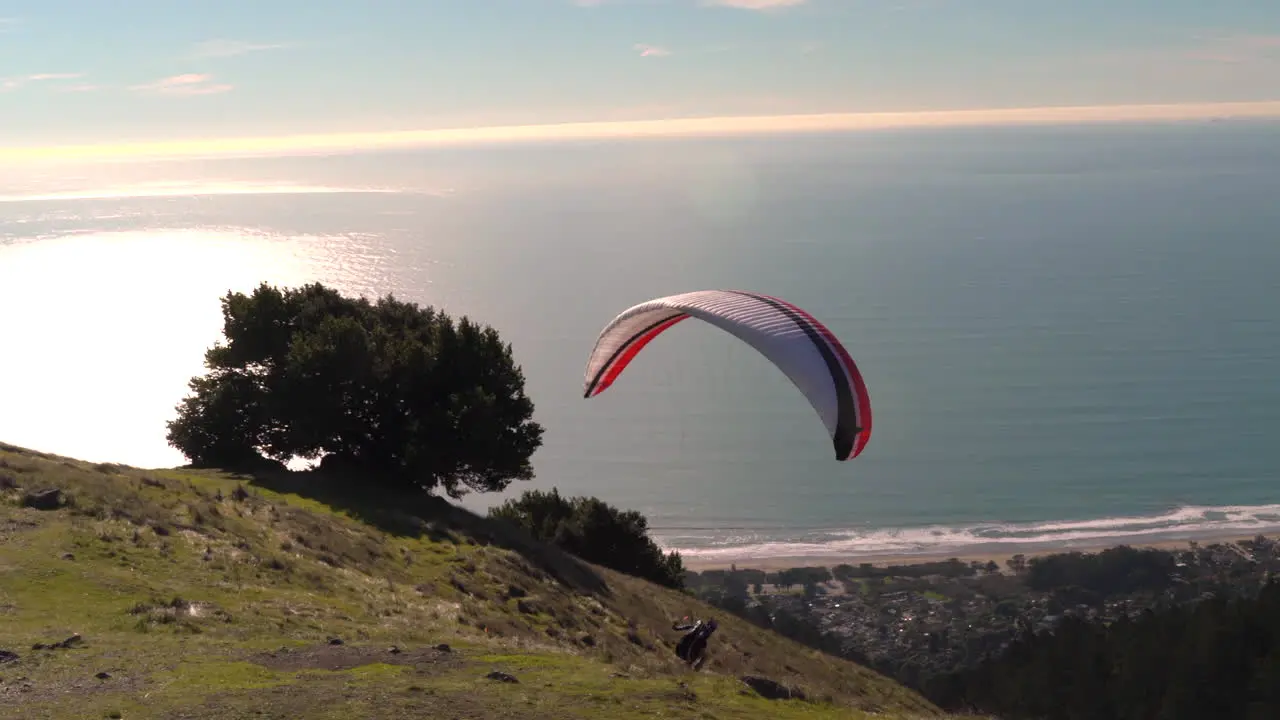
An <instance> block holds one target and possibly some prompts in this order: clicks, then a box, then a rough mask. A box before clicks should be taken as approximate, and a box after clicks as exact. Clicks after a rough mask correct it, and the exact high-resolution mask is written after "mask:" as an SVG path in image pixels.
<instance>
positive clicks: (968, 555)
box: [683, 532, 1268, 572]
mask: <svg viewBox="0 0 1280 720" xmlns="http://www.w3.org/2000/svg"><path fill="white" fill-rule="evenodd" d="M1259 534H1262V535H1268V533H1266V532H1263V533H1256V532H1255V533H1233V534H1229V535H1202V536H1195V537H1185V538H1179V539H1168V540H1151V541H1146V542H1143V541H1135V542H1127V543H1122V542H1099V543H1082V544H1071V545H1067V544H1063V543H1055V544H1037V545H1031V544H1025V545H1005V546H1002V547H990V546H989V547H987V548H982V547H980V546H979V547H974V548H972V549H970V550H966V551H959V552H938V553H912V554H902V553H898V554H879V555H877V554H865V555H801V556H781V555H780V556H772V557H758V558H753V557H729V556H720V557H709V558H703V557H696V556H684V558H683V561H684V566H685V568H686V569H688V570H692V571H694V572H703V571H706V570H727V569H729V567H730V566H731V565H732V566H735V567H737V568H738V569H739V570H764V571H766V572H774V571H778V570H786V569H787V568H795V567H828V568H831V567H835V566H836V565H842V564H848V565H855V566H856V565H860V564H863V563H870V564H872V565H876V566H879V567H884V566H888V565H913V564H918V563H926V562H939V561H943V560H948V559H950V558H956V559H958V560H961V561H963V562H966V563H967V562H972V561H974V560H977V561H980V562H983V563H986V562H988V561H992V560H994V561H995V562H996V564H997V565H999V566H1000V569H1001V570H1007V566H1006V565H1005V563H1006V561H1008V560H1009V558H1011V557H1013V556H1014V555H1019V554H1020V555H1023V556H1024V557H1027V558H1032V557H1038V556H1042V555H1056V554H1059V553H1067V552H1084V553H1096V552H1100V551H1102V550H1106V549H1107V548H1112V547H1118V546H1120V545H1128V546H1130V547H1135V548H1155V549H1160V550H1180V549H1184V548H1186V547H1187V545H1188V543H1190V542H1196V543H1199V544H1200V545H1212V544H1214V543H1232V542H1240V541H1242V540H1252V539H1253V538H1255V537H1257V536H1258V535H1259Z"/></svg>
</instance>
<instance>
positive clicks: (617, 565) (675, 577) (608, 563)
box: [489, 488, 684, 589]
mask: <svg viewBox="0 0 1280 720" xmlns="http://www.w3.org/2000/svg"><path fill="white" fill-rule="evenodd" d="M489 517H492V518H497V519H499V520H503V521H506V522H509V523H512V524H514V525H517V526H519V527H522V528H524V529H525V530H527V531H528V532H529V533H530V534H532V535H533V536H534V537H536V538H538V539H539V540H542V541H544V542H549V543H552V544H555V545H558V546H559V547H560V548H561V549H563V550H565V551H567V552H570V553H573V554H574V555H577V556H578V557H580V558H582V559H583V560H586V561H587V562H593V563H596V564H597V565H603V566H605V567H607V568H612V569H614V570H617V571H618V572H621V573H626V574H627V575H632V576H635V577H640V578H645V579H646V580H650V581H652V582H655V583H658V584H659V585H665V586H667V587H671V588H676V589H683V588H684V562H683V561H682V560H681V558H680V554H679V553H677V552H674V551H673V552H670V553H667V554H666V555H664V554H663V553H662V548H660V547H658V545H657V543H655V542H653V540H652V539H651V538H650V537H649V535H648V527H649V522H648V520H647V519H646V518H645V516H644V515H641V514H640V513H638V512H636V511H634V510H619V509H618V508H615V507H613V506H612V505H609V504H608V503H606V502H605V501H603V500H601V499H599V498H594V497H572V498H566V497H563V496H562V495H560V491H559V490H556V489H555V488H552V490H551V491H550V492H544V491H541V490H528V491H525V493H524V494H522V495H521V496H520V497H519V498H515V499H511V500H507V501H506V502H505V503H503V504H502V505H500V506H498V507H493V508H490V509H489Z"/></svg>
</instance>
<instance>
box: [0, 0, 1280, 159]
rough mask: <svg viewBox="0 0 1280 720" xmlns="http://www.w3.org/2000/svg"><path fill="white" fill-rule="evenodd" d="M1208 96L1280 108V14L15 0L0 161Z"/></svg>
mask: <svg viewBox="0 0 1280 720" xmlns="http://www.w3.org/2000/svg"><path fill="white" fill-rule="evenodd" d="M1212 103H1237V104H1239V103H1248V104H1253V105H1236V106H1234V107H1235V108H1236V109H1237V110H1239V111H1241V112H1246V111H1249V108H1252V112H1254V113H1255V114H1259V113H1260V114H1266V115H1280V1H1277V0H362V1H357V0H350V1H343V2H340V1H338V0H182V1H181V2H179V1H178V0H117V1H116V2H111V3H107V2H102V1H101V0H0V159H3V158H5V157H9V158H10V159H13V158H18V159H21V158H23V157H31V156H33V153H34V155H40V153H44V152H46V151H59V152H70V153H73V154H75V153H81V154H83V153H86V152H89V154H92V153H91V152H90V151H87V150H86V149H85V148H86V146H98V147H99V149H100V150H101V148H104V147H105V148H108V150H107V154H111V153H114V154H117V155H120V154H125V155H127V154H129V153H143V152H150V153H152V154H156V153H158V154H161V155H163V154H165V153H174V154H179V155H181V154H184V153H186V154H193V151H192V148H193V147H194V146H193V145H192V143H197V144H199V147H200V148H201V151H202V152H203V151H208V150H209V149H210V148H213V149H214V151H215V152H220V151H225V152H245V151H246V148H245V147H244V142H245V141H243V138H256V140H254V142H256V143H258V144H257V145H255V146H253V147H254V148H257V149H258V150H261V149H262V147H263V146H264V143H265V145H266V146H270V147H272V148H275V149H276V150H278V151H279V152H282V153H288V152H301V151H303V150H305V149H306V148H307V147H312V146H315V143H317V142H321V141H320V140H315V138H325V140H323V142H321V144H323V143H329V144H330V145H344V144H348V145H349V144H353V143H354V144H361V143H364V144H370V143H372V144H375V145H376V144H377V140H378V138H383V139H386V138H392V139H393V141H394V142H399V143H406V144H410V145H412V144H415V143H418V144H421V143H422V142H424V141H425V140H424V137H425V136H424V135H422V133H423V132H424V131H433V130H439V129H448V130H450V131H451V132H456V131H459V130H461V131H463V132H464V136H465V137H470V138H472V139H475V138H479V139H480V141H489V140H491V139H492V138H493V137H495V136H501V135H503V134H504V133H507V131H506V130H503V131H501V132H497V133H495V132H494V131H493V130H492V128H495V127H496V128H511V127H523V128H527V127H528V126H535V127H544V126H546V125H548V124H560V123H575V125H572V126H569V128H568V129H567V130H564V129H562V130H558V131H556V132H561V133H563V132H567V133H569V134H575V133H583V132H586V133H587V134H591V133H600V132H603V133H604V134H606V135H607V134H608V133H609V132H614V131H617V132H623V133H636V132H638V133H646V132H665V131H666V129H672V131H673V132H674V131H680V130H679V129H680V128H681V127H684V128H685V129H686V130H687V128H688V126H687V125H685V126H681V125H680V124H679V123H678V122H677V123H674V124H673V123H672V121H673V120H674V121H684V120H683V119H687V118H712V119H713V120H710V121H708V120H702V121H700V122H703V123H704V126H702V130H699V132H702V131H707V130H708V127H709V126H706V125H705V124H706V123H708V122H710V123H711V126H714V127H719V126H720V125H717V124H716V123H722V120H723V119H724V118H734V117H741V116H752V117H755V118H761V117H764V118H772V119H773V120H770V121H769V122H763V121H759V120H757V121H754V122H756V125H755V126H752V127H757V128H759V127H766V128H785V127H790V126H792V125H795V123H796V122H800V121H796V120H785V119H786V118H793V117H794V116H796V115H814V114H823V115H825V116H828V120H825V121H813V120H809V121H807V122H810V123H811V124H812V123H814V122H818V124H822V122H827V123H828V124H830V123H832V122H836V123H837V124H838V123H846V124H847V123H848V122H850V121H849V120H848V117H849V115H850V114H862V113H894V115H890V116H883V117H884V118H887V119H884V122H887V123H896V122H899V121H901V120H902V118H904V117H905V116H904V115H902V114H904V113H905V114H910V113H916V112H921V111H926V112H935V113H937V112H939V111H967V112H969V113H974V112H989V111H992V110H1000V109H1009V108H1013V109H1017V111H1018V112H1023V113H1025V112H1026V111H1027V109H1035V108H1044V107H1062V106H1073V107H1074V106H1087V107H1096V106H1116V105H1120V106H1134V105H1152V104H1157V105H1172V106H1176V107H1182V108H1192V109H1194V108H1201V109H1203V108H1205V107H1206V104H1212ZM833 114H836V115H839V116H840V117H842V118H844V119H842V120H838V121H837V120H831V119H830V117H831V116H832V115H833ZM933 117H940V118H943V119H944V120H945V118H954V117H961V118H964V117H971V116H964V115H959V116H957V115H954V114H953V115H942V116H933ZM983 117H985V116H983ZM778 118H783V119H784V120H778ZM944 120H940V121H944ZM636 121H645V122H648V123H658V125H657V126H656V127H655V126H636V125H625V124H623V125H618V124H616V123H634V122H636ZM945 121H946V122H950V120H945ZM686 122H687V121H686ZM724 122H728V124H727V125H724V126H725V127H729V126H732V122H730V121H724ZM738 122H739V124H741V122H742V121H738ZM762 122H763V124H762ZM770 123H772V124H770ZM788 123H790V125H788ZM584 124H585V125H584ZM722 124H723V123H722ZM855 124H856V123H855ZM584 127H585V128H588V129H587V130H583V128H584ZM637 127H638V128H639V129H637ZM477 128H480V129H487V130H482V131H479V134H478V135H477V134H476V133H477V130H476V129H477ZM602 128H603V129H602ZM538 132H542V131H538ZM388 133H399V134H398V135H395V134H388ZM414 133H417V135H415V134H414ZM466 133H472V134H471V135H466ZM526 133H527V131H526ZM507 134H509V133H507ZM537 134H538V133H534V135H537ZM552 134H553V135H554V133H552ZM300 137H301V138H306V137H310V138H312V140H310V141H298V138H300ZM432 137H435V138H436V139H439V137H438V136H432ZM450 137H456V136H450ZM227 138H232V139H241V140H237V142H239V143H240V145H239V146H237V145H236V144H235V143H230V144H228V143H227V142H226V139H227ZM291 139H292V140H291ZM218 142H222V143H223V144H222V145H221V146H219V145H217V143H218ZM291 142H292V143H293V144H292V145H291V144H290V143H291ZM210 143H213V144H210ZM308 143H311V144H310V145H308ZM237 147H239V150H236V148H237ZM140 148H141V149H140ZM218 148H221V150H218ZM59 149H61V150H59ZM250 149H252V148H250ZM54 154H55V155H56V154H57V153H56V152H54ZM197 154H198V153H197Z"/></svg>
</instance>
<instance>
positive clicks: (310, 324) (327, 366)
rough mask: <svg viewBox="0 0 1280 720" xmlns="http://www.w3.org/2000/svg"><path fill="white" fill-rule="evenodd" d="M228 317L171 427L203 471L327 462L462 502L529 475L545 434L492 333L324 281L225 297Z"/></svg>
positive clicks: (172, 436) (175, 442)
mask: <svg viewBox="0 0 1280 720" xmlns="http://www.w3.org/2000/svg"><path fill="white" fill-rule="evenodd" d="M222 315H223V335H224V336H225V342H218V343H216V344H215V345H214V346H213V347H211V348H210V349H209V350H208V351H207V352H206V354H205V365H206V367H207V368H208V373H206V374H205V375H203V376H200V377H195V378H192V379H191V382H190V387H191V390H192V393H191V394H190V395H189V396H188V397H187V398H185V399H183V400H182V402H181V403H179V404H178V406H177V411H178V417H177V419H175V420H173V421H171V422H169V424H168V428H169V433H168V440H169V444H170V445H172V446H174V447H176V448H177V449H179V450H180V451H182V453H183V454H184V455H186V456H187V458H188V459H189V460H190V461H191V462H192V463H193V464H195V465H201V466H221V467H244V466H246V465H252V464H254V463H261V462H264V458H270V459H272V460H276V461H279V462H288V461H289V460H290V459H292V458H294V457H301V458H306V459H315V458H317V457H322V456H323V458H324V459H323V461H322V464H321V467H322V468H324V469H329V468H343V469H348V470H352V471H360V472H363V473H365V474H367V476H368V479H369V480H371V481H378V480H385V481H387V482H390V483H396V484H400V485H409V486H415V487H420V488H423V489H425V490H428V491H431V490H434V489H435V488H437V487H443V488H444V490H445V491H446V492H447V493H448V494H449V495H450V496H452V497H455V498H456V497H460V496H461V495H462V494H464V493H465V492H467V489H468V488H469V489H471V490H476V491H480V492H491V491H499V490H502V489H504V488H506V487H507V485H508V484H510V482H511V481H512V480H516V479H519V480H528V479H531V478H532V477H533V469H532V465H531V463H530V458H531V456H532V455H533V453H534V451H536V450H537V449H538V447H540V446H541V444H542V432H543V430H542V427H541V426H540V425H538V424H537V423H536V422H534V421H533V419H532V418H533V402H532V401H531V400H530V399H529V398H528V397H527V396H526V395H525V392H524V375H523V373H522V372H521V369H520V367H519V366H518V365H516V364H515V362H514V360H513V358H512V351H511V346H510V345H509V344H506V343H504V342H503V341H502V340H501V338H500V337H499V335H498V332H497V331H496V330H494V329H493V328H491V327H488V326H481V325H479V324H477V323H475V322H473V321H472V320H470V319H468V318H466V317H462V318H461V319H459V320H457V321H454V319H453V318H451V317H450V316H449V315H447V314H445V313H444V312H440V311H437V310H436V309H434V308H431V307H419V306H418V305H416V304H413V303H406V302H401V301H399V300H396V299H395V298H394V297H392V296H391V295H387V296H385V297H382V298H379V299H378V300H377V301H376V302H371V301H369V300H368V299H366V298H363V297H362V298H359V299H353V298H348V297H343V296H342V295H340V294H339V293H338V292H337V291H336V290H333V289H331V288H328V287H325V286H324V285H321V284H319V283H313V284H309V285H305V286H302V287H300V288H290V289H284V290H281V289H279V288H276V287H273V286H270V285H267V284H265V283H264V284H262V285H260V286H259V287H258V288H257V289H256V290H255V291H254V292H253V293H252V294H251V295H245V294H243V293H228V294H227V295H226V296H225V297H224V298H223V299H222Z"/></svg>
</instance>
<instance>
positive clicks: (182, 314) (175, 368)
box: [0, 230, 344, 467]
mask: <svg viewBox="0 0 1280 720" xmlns="http://www.w3.org/2000/svg"><path fill="white" fill-rule="evenodd" d="M306 241H307V239H305V238H284V237H275V236H267V235H262V234H254V233H251V232H248V231H225V230H176V231H150V232H122V233H95V234H81V235H72V236H67V237H61V238H55V239H47V240H46V239H41V240H32V241H27V242H20V243H16V244H12V245H0V318H2V320H0V404H2V405H3V411H2V412H0V439H3V440H4V441H5V442H9V443H14V444H18V445H22V446H26V447H31V448H35V449H45V448H48V449H50V451H55V452H57V453H59V454H63V455H70V456H74V457H79V458H83V459H86V460H95V461H112V462H125V463H129V464H132V465H139V466H143V467H160V466H172V465H179V464H182V463H184V462H185V459H184V458H183V457H182V455H181V454H180V453H178V452H177V451H176V450H173V449H172V448H168V447H167V446H166V445H165V443H164V440H163V438H164V435H165V432H166V428H165V425H164V421H165V420H167V419H170V418H172V417H174V410H173V408H174V406H175V405H176V404H177V403H178V402H179V401H180V400H181V398H182V397H184V396H185V395H186V393H187V385H186V383H187V380H188V379H189V378H190V377H191V376H193V375H198V374H201V373H202V372H203V370H204V368H203V360H204V351H205V349H206V348H208V347H209V346H210V345H212V344H213V343H214V342H215V341H216V340H218V339H220V338H221V330H222V316H221V305H220V302H219V299H220V298H221V297H222V296H223V295H225V294H226V292H227V291H229V290H241V291H250V290H252V289H253V288H254V287H256V286H257V285H258V283H260V282H263V281H266V282H270V283H274V284H280V285H296V284H300V283H304V282H310V281H314V280H319V281H322V282H333V279H332V278H331V277H330V276H331V275H333V273H332V272H330V271H329V270H330V269H329V268H327V267H326V265H325V260H324V255H323V243H310V244H308V243H307V242H306ZM317 246H319V247H321V248H322V249H321V252H320V253H319V254H317V253H316V251H315V248H316V247H317ZM335 284H336V285H337V286H338V287H339V289H344V288H343V286H342V283H341V281H340V279H339V281H338V282H336V283H335Z"/></svg>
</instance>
